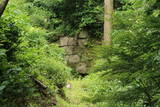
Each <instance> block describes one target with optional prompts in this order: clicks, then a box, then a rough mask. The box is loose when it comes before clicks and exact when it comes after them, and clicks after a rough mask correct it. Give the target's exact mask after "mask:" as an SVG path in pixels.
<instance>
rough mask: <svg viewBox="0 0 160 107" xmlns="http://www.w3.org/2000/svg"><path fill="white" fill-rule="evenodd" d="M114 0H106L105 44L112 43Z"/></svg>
mask: <svg viewBox="0 0 160 107" xmlns="http://www.w3.org/2000/svg"><path fill="white" fill-rule="evenodd" d="M112 13H113V0H104V35H103V40H104V41H103V42H104V45H111V41H112V40H111V32H112V22H111V19H112Z"/></svg>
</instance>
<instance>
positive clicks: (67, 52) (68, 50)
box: [63, 46, 74, 55]
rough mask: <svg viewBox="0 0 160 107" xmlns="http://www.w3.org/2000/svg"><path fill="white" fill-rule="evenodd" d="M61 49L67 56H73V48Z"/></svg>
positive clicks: (65, 47)
mask: <svg viewBox="0 0 160 107" xmlns="http://www.w3.org/2000/svg"><path fill="white" fill-rule="evenodd" d="M63 48H64V50H65V52H66V54H67V55H72V54H74V46H64V47H63Z"/></svg>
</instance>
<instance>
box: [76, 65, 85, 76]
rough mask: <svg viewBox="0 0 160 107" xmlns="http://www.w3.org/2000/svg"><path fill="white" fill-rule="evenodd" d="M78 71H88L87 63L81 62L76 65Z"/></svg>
mask: <svg viewBox="0 0 160 107" xmlns="http://www.w3.org/2000/svg"><path fill="white" fill-rule="evenodd" d="M76 71H77V72H79V73H82V74H84V73H86V72H87V64H86V63H79V64H78V65H77V67H76Z"/></svg>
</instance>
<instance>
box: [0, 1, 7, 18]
mask: <svg viewBox="0 0 160 107" xmlns="http://www.w3.org/2000/svg"><path fill="white" fill-rule="evenodd" d="M8 2H9V0H1V3H0V17H1V16H2V15H3V12H4V10H5V8H6V6H7V4H8Z"/></svg>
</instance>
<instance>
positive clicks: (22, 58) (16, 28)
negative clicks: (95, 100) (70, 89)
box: [0, 1, 71, 106]
mask: <svg viewBox="0 0 160 107" xmlns="http://www.w3.org/2000/svg"><path fill="white" fill-rule="evenodd" d="M21 3H24V2H23V1H18V2H17V1H15V2H14V1H13V2H11V3H10V4H9V7H8V8H7V10H6V11H5V14H4V16H3V17H2V18H1V20H0V23H1V25H0V28H1V30H0V58H1V61H0V66H1V67H0V82H1V84H0V105H3V106H9V105H11V103H12V104H13V106H14V105H15V106H22V105H24V104H26V105H27V104H28V103H31V102H32V101H33V102H35V101H37V104H39V102H41V101H38V99H40V98H41V97H43V96H44V95H43V93H42V92H41V91H43V90H42V89H41V87H39V86H38V84H36V83H35V81H34V80H33V78H34V79H37V80H38V81H40V82H41V83H42V84H44V85H45V86H47V90H44V91H45V92H46V93H47V95H55V94H56V93H58V92H59V87H62V86H63V85H65V81H66V80H67V78H69V77H70V71H71V69H70V68H69V67H67V66H66V65H65V61H64V59H63V57H64V51H63V50H62V49H60V48H59V47H58V46H57V45H55V44H50V43H48V42H47V40H46V35H48V34H47V30H45V29H44V28H41V27H40V26H39V27H36V26H34V25H33V24H31V22H30V19H31V17H29V16H27V15H28V14H29V13H28V11H25V10H23V9H20V8H21V7H17V5H20V4H21ZM25 5H26V4H25ZM21 6H23V5H21ZM48 100H49V99H48ZM43 103H46V104H47V101H46V102H45V101H44V102H42V103H41V104H43Z"/></svg>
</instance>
